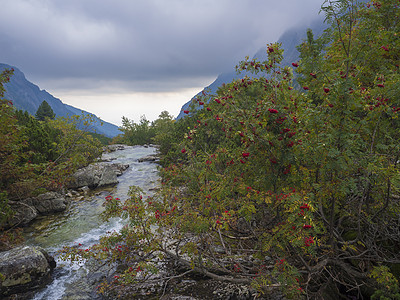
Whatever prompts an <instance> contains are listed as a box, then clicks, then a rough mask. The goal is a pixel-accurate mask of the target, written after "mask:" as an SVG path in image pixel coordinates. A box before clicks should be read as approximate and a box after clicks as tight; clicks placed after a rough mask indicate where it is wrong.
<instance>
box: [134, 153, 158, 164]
mask: <svg viewBox="0 0 400 300" xmlns="http://www.w3.org/2000/svg"><path fill="white" fill-rule="evenodd" d="M156 160H158V157H157V155H155V154H154V155H148V156H144V157H141V158H139V159H138V162H145V161H156Z"/></svg>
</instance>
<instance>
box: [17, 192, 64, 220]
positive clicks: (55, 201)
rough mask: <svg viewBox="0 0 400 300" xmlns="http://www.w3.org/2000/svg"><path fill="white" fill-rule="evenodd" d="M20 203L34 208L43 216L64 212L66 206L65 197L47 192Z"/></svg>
mask: <svg viewBox="0 0 400 300" xmlns="http://www.w3.org/2000/svg"><path fill="white" fill-rule="evenodd" d="M22 202H23V203H25V204H27V205H29V206H33V207H35V208H36V210H37V211H38V212H39V213H40V214H43V215H46V214H51V213H55V212H61V211H64V210H65V209H66V208H67V204H68V201H67V200H66V199H65V197H64V196H63V195H61V194H58V193H56V192H48V193H45V194H41V195H39V196H37V197H34V198H28V199H24V200H22Z"/></svg>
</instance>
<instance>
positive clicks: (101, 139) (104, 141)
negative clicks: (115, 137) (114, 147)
mask: <svg viewBox="0 0 400 300" xmlns="http://www.w3.org/2000/svg"><path fill="white" fill-rule="evenodd" d="M88 134H89V135H91V136H92V137H93V138H94V139H97V140H99V142H100V143H101V144H102V145H103V146H107V145H109V144H110V143H111V141H112V139H111V138H109V137H107V136H105V135H103V134H100V133H96V132H88Z"/></svg>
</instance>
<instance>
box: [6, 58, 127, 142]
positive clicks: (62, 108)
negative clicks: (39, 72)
mask: <svg viewBox="0 0 400 300" xmlns="http://www.w3.org/2000/svg"><path fill="white" fill-rule="evenodd" d="M11 68H13V69H14V75H13V76H12V77H11V78H10V82H8V83H7V84H6V85H5V89H6V92H5V95H4V98H6V99H7V100H11V101H12V102H13V104H14V106H15V107H16V108H17V109H21V110H26V111H27V112H28V113H30V114H31V115H33V116H34V115H35V113H36V111H37V109H38V107H39V105H40V104H41V103H42V102H43V101H44V100H45V101H47V103H48V104H49V105H50V106H51V108H52V109H53V111H54V113H55V114H56V117H68V116H73V115H82V114H84V115H91V116H94V119H95V121H94V124H93V127H94V130H95V131H96V132H97V133H99V134H103V135H105V136H107V137H114V136H117V135H118V134H120V133H121V132H120V131H119V129H118V126H116V125H114V124H111V123H109V122H105V121H103V120H101V119H99V118H98V117H96V116H95V115H94V114H92V113H90V112H87V111H83V110H81V109H78V108H75V107H73V106H71V105H67V104H64V103H63V102H62V101H61V100H60V99H58V98H55V97H54V96H53V95H51V94H50V93H49V92H47V91H46V90H44V89H43V90H41V89H40V88H39V87H38V86H37V85H35V84H33V83H32V82H30V81H29V80H27V79H26V77H25V74H24V73H23V72H22V71H21V70H20V69H18V68H17V67H14V66H10V65H8V64H4V63H0V72H2V71H3V70H4V69H11ZM101 124H103V125H101Z"/></svg>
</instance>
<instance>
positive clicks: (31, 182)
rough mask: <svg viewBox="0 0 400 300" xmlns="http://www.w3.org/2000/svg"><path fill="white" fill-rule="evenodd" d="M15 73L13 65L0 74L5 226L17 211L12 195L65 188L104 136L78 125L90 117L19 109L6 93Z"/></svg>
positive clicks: (1, 221) (0, 201)
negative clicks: (94, 135)
mask: <svg viewBox="0 0 400 300" xmlns="http://www.w3.org/2000/svg"><path fill="white" fill-rule="evenodd" d="M11 75H12V71H11V70H6V71H4V72H3V73H2V74H1V75H0V92H1V94H0V105H1V114H0V195H1V196H0V207H1V216H0V226H4V225H5V224H6V221H7V219H8V218H9V217H10V216H11V214H12V213H13V212H12V209H11V208H10V206H9V205H8V203H9V202H10V201H9V200H20V199H23V198H26V197H29V196H32V195H36V194H37V193H39V192H43V191H46V190H60V189H62V188H63V186H64V184H65V183H66V182H67V181H68V180H69V177H70V175H71V174H72V173H73V172H74V171H75V170H76V169H77V168H79V167H82V166H85V165H87V164H88V163H90V162H92V161H94V160H95V159H97V157H98V156H99V155H100V153H101V145H100V142H99V141H98V140H94V139H93V138H92V137H91V136H89V135H88V134H87V133H85V132H84V131H82V130H79V129H78V128H85V127H86V128H88V127H90V124H91V122H92V121H91V120H90V119H88V118H89V117H86V119H85V118H83V117H82V118H81V117H79V116H74V117H73V118H71V119H54V120H51V119H50V118H46V119H45V121H39V120H37V119H35V118H33V117H32V116H30V115H29V114H28V113H26V112H22V111H16V110H15V109H14V108H13V106H12V102H11V101H8V100H5V99H3V98H2V97H3V92H4V87H3V84H4V83H6V82H8V81H9V76H11ZM5 234H6V233H3V235H2V237H6V235H5ZM9 234H11V233H9ZM9 234H8V236H9V237H11V235H9Z"/></svg>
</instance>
